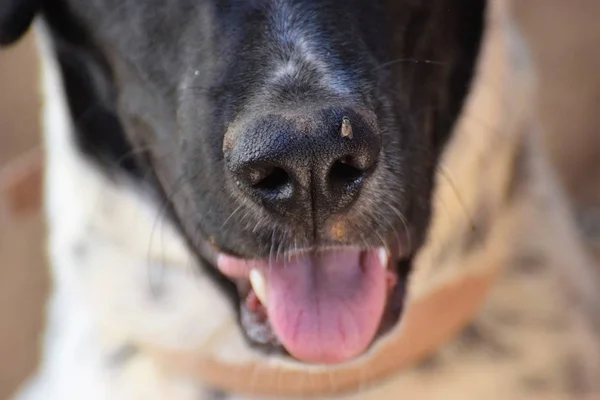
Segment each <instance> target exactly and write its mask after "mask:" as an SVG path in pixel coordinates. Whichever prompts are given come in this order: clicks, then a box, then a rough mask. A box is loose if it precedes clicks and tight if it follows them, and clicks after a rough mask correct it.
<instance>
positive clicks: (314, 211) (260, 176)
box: [225, 109, 381, 218]
mask: <svg viewBox="0 0 600 400" xmlns="http://www.w3.org/2000/svg"><path fill="white" fill-rule="evenodd" d="M380 148H381V139H380V135H379V134H378V133H377V132H376V128H375V127H374V126H373V124H372V123H369V121H367V120H366V119H365V118H364V117H363V116H362V115H361V114H358V113H357V112H355V111H353V110H352V109H326V110H319V111H316V112H312V113H302V112H299V111H298V112H289V113H285V114H271V115H267V116H262V117H260V118H255V119H253V120H252V121H250V122H248V123H245V124H242V125H241V128H240V129H239V134H238V135H237V138H235V139H234V141H233V144H232V146H231V147H230V149H229V151H225V156H226V162H227V164H228V168H229V170H230V172H231V175H232V177H233V179H234V181H235V184H236V185H237V186H238V187H239V188H240V189H241V190H242V192H243V193H244V195H245V196H247V197H249V198H251V199H252V200H254V201H255V202H257V203H259V204H260V205H261V206H263V207H265V208H266V209H267V210H269V211H270V212H273V213H277V214H280V215H283V216H288V217H289V216H295V217H298V218H310V217H312V218H315V217H316V218H326V217H328V216H330V215H332V214H336V213H340V212H342V211H344V210H346V209H347V208H348V207H350V206H351V205H352V204H353V203H354V201H355V200H356V198H357V197H358V196H359V194H360V192H361V188H362V187H363V186H364V184H365V182H366V181H367V179H368V178H369V176H370V175H371V174H372V173H373V172H374V170H375V168H376V167H377V161H378V158H379V152H380Z"/></svg>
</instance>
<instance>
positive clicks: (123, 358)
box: [108, 343, 139, 368]
mask: <svg viewBox="0 0 600 400" xmlns="http://www.w3.org/2000/svg"><path fill="white" fill-rule="evenodd" d="M138 353H139V349H138V348H137V347H136V346H135V345H133V344H131V343H127V344H124V345H122V346H121V347H119V348H118V349H117V350H115V351H114V352H113V353H112V354H110V355H109V357H108V363H109V365H110V366H111V367H112V368H118V367H122V366H123V364H126V363H127V362H129V361H130V360H131V359H132V358H133V357H135V356H136V355H137V354H138Z"/></svg>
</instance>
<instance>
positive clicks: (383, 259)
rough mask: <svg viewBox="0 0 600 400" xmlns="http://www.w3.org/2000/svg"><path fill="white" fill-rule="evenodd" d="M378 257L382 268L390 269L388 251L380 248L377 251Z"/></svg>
mask: <svg viewBox="0 0 600 400" xmlns="http://www.w3.org/2000/svg"><path fill="white" fill-rule="evenodd" d="M377 255H378V256H379V262H380V263H381V266H382V267H383V269H387V267H388V253H387V250H386V249H384V248H380V249H379V250H378V251H377Z"/></svg>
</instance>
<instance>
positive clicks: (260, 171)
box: [247, 167, 292, 199]
mask: <svg viewBox="0 0 600 400" xmlns="http://www.w3.org/2000/svg"><path fill="white" fill-rule="evenodd" d="M247 176H248V184H250V186H251V187H252V188H253V189H254V190H256V191H258V192H260V193H261V194H262V195H263V196H266V197H268V198H271V199H277V198H279V199H283V198H287V197H290V196H291V195H292V180H291V178H290V175H289V174H288V173H287V172H286V171H285V170H284V169H283V168H279V167H255V168H251V169H250V170H249V171H248V175H247Z"/></svg>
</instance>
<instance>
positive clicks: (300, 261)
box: [264, 250, 386, 363]
mask: <svg viewBox="0 0 600 400" xmlns="http://www.w3.org/2000/svg"><path fill="white" fill-rule="evenodd" d="M264 271H265V272H266V275H267V299H268V307H267V312H268V315H269V320H270V322H271V326H272V327H273V329H274V331H275V334H276V335H277V337H278V338H279V340H280V341H281V342H282V344H283V346H284V347H285V348H286V350H287V351H288V352H289V353H290V354H291V355H292V356H293V357H295V358H297V359H298V360H301V361H305V362H316V363H338V362H343V361H347V360H349V359H351V358H353V357H356V356H358V355H360V354H361V353H363V352H364V351H365V350H366V349H367V347H368V346H369V344H370V343H371V342H372V340H373V338H374V336H375V334H376V332H377V329H378V327H379V324H380V321H381V317H382V314H383V310H384V306H385V299H386V271H385V269H384V268H383V267H382V265H381V262H380V261H379V258H378V256H377V251H376V250H373V251H367V252H363V253H361V252H359V251H351V250H347V251H336V252H324V253H319V254H313V255H305V256H300V257H296V258H293V259H292V260H286V261H285V262H276V263H271V264H270V265H269V267H268V268H267V267H266V266H265V267H264Z"/></svg>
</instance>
